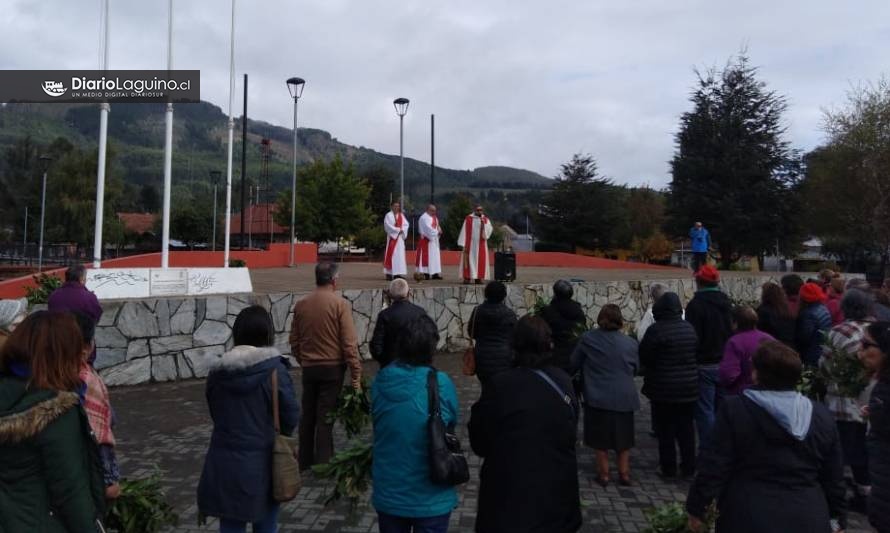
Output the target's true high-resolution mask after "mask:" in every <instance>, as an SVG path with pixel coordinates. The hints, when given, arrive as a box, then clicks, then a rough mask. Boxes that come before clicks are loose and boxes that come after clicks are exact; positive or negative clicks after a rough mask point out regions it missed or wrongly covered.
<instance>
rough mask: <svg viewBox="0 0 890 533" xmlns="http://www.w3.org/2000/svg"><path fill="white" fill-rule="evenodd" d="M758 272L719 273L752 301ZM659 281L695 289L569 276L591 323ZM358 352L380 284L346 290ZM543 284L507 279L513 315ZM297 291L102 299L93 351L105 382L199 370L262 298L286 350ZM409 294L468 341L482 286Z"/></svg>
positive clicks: (445, 341) (458, 344) (455, 345)
mask: <svg viewBox="0 0 890 533" xmlns="http://www.w3.org/2000/svg"><path fill="white" fill-rule="evenodd" d="M767 279H768V278H765V277H763V276H734V277H726V278H724V281H723V283H722V286H723V290H725V291H726V292H727V293H728V294H729V295H730V297H732V298H733V299H734V300H736V301H744V302H753V301H756V300H758V299H759V297H760V286H761V285H762V284H763V283H764V282H765V281H767ZM656 282H659V283H664V284H665V285H667V286H668V287H670V288H671V290H673V291H675V292H677V293H678V294H679V295H680V297H681V299H682V300H683V301H684V304H685V302H687V301H688V300H689V299H690V298H691V297H692V294H693V292H694V290H695V288H694V283H693V281H692V280H691V279H668V280H647V281H602V282H585V283H575V284H574V287H575V299H576V300H578V302H580V303H581V305H582V306H583V308H584V310H585V312H586V313H587V316H588V319H589V321H590V322H591V323H593V322H594V321H595V319H596V315H597V314H598V313H599V310H600V308H601V307H602V306H603V305H605V304H607V303H614V304H617V305H618V306H620V307H621V309H622V314H623V315H624V318H625V320H626V321H628V327H631V326H632V325H633V324H634V323H635V322H636V321H638V320H639V319H640V317H641V316H642V313H643V312H644V311H645V309H646V307H647V306H648V305H649V301H648V291H647V287H648V286H649V285H650V284H652V283H656ZM341 294H342V295H343V297H344V298H346V299H347V300H348V301H349V302H350V304H351V305H352V313H353V319H354V320H355V326H356V331H357V334H358V339H359V343H360V350H361V353H362V356H363V357H366V358H367V357H369V354H368V341H370V339H371V335H372V334H373V331H374V323H375V321H376V320H377V314H378V313H379V312H380V309H381V308H382V307H383V303H384V302H383V299H384V295H383V291H382V290H381V289H365V290H345V291H342V293H341ZM551 296H552V290H551V286H550V285H546V286H545V285H517V284H511V285H508V296H507V298H508V305H509V306H510V307H511V308H513V309H514V310H515V311H516V313H517V314H518V315H520V316H522V315H523V314H525V313H527V312H528V311H529V309H531V308H533V307H534V305H535V303H536V302H537V300H538V299H539V298H543V299H544V300H547V301H549V299H550V297H551ZM301 297H302V296H301V295H294V294H269V295H257V294H241V295H229V296H210V297H190V298H167V299H145V300H130V301H115V302H104V303H103V305H102V307H103V308H104V310H105V311H104V313H103V315H102V319H101V320H100V322H99V324H98V327H97V330H96V346H97V359H96V367H97V368H98V369H99V370H100V372H101V374H102V376H103V377H104V378H105V381H106V383H107V384H108V385H109V386H112V385H133V384H138V383H145V382H149V381H173V380H180V379H192V378H203V377H205V376H206V375H207V372H208V368H209V364H210V363H211V362H212V361H213V360H214V359H215V358H218V357H219V356H221V355H222V354H223V352H225V351H226V350H228V349H230V348H231V347H232V324H234V322H235V317H236V316H237V315H238V313H239V312H240V311H241V310H242V309H244V308H245V307H247V306H249V305H261V306H263V307H265V308H266V309H268V310H269V311H270V313H271V314H272V319H273V323H274V326H275V345H276V346H277V347H278V348H279V349H280V350H281V351H282V353H284V354H289V353H290V346H289V344H288V335H289V333H290V329H291V322H292V321H293V306H294V303H295V302H296V300H297V299H299V298H301ZM412 300H413V301H414V303H416V304H417V305H419V306H421V307H423V308H424V309H426V311H427V313H429V314H430V316H431V317H432V318H433V319H434V320H435V321H436V323H437V324H438V326H439V333H440V337H441V339H440V349H444V350H460V349H463V348H465V347H466V346H467V345H468V339H467V337H466V325H467V322H468V321H469V317H470V313H471V312H472V311H473V307H475V306H476V305H477V304H479V303H481V302H482V300H483V286H481V285H478V286H477V285H466V286H456V287H435V286H427V285H418V286H414V287H413V295H412Z"/></svg>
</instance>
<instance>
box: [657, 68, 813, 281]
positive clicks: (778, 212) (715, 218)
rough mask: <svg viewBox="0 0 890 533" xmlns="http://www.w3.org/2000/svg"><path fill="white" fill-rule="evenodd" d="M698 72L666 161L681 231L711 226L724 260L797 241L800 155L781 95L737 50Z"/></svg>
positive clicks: (671, 204) (760, 253)
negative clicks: (789, 134)
mask: <svg viewBox="0 0 890 533" xmlns="http://www.w3.org/2000/svg"><path fill="white" fill-rule="evenodd" d="M696 74H697V76H698V87H697V88H696V89H695V91H694V92H693V93H692V97H691V101H692V104H693V109H692V111H688V112H686V113H684V114H683V115H682V117H681V119H680V130H679V132H678V133H677V134H676V144H677V149H676V152H675V153H674V158H673V160H672V161H671V171H672V181H671V184H670V196H669V210H670V214H671V217H672V221H673V229H674V230H675V231H676V232H678V233H679V234H681V235H685V234H686V232H687V231H688V228H689V227H690V226H691V225H692V223H693V222H695V221H701V222H703V223H704V225H705V226H706V227H707V228H708V229H709V230H710V232H711V236H712V240H713V242H714V243H715V244H716V245H717V248H718V250H719V252H720V258H721V261H722V263H723V266H724V267H728V266H729V264H731V263H732V262H734V261H736V260H738V259H739V257H740V256H741V255H751V256H755V257H758V258H762V256H763V254H764V252H765V251H766V250H772V249H774V248H775V245H776V242H777V240H778V241H779V242H780V245H781V246H782V248H783V249H788V248H790V247H793V246H794V245H796V244H799V240H800V239H799V237H800V229H799V221H798V217H797V215H798V212H799V209H798V203H797V196H796V195H795V190H796V188H797V185H798V181H799V175H800V158H799V157H798V156H797V154H796V153H795V152H794V151H792V150H791V148H790V147H789V144H788V143H787V142H786V141H784V140H783V138H782V137H783V135H784V133H785V126H784V123H783V120H782V115H783V113H784V112H785V111H786V109H787V103H786V101H785V98H784V97H783V96H781V95H779V94H777V93H776V92H774V91H771V90H768V89H767V87H766V84H765V83H764V82H762V81H760V80H758V79H757V69H756V68H755V67H752V66H751V65H750V64H749V60H748V57H747V56H746V55H745V53H744V52H742V53H741V54H740V55H739V56H738V57H737V58H736V59H735V61H734V62H730V63H729V64H728V65H727V66H726V67H725V69H724V70H723V71H722V72H718V71H716V70H714V69H711V70H708V71H707V72H706V73H704V74H702V73H699V72H696Z"/></svg>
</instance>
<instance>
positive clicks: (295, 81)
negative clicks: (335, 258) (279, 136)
mask: <svg viewBox="0 0 890 533" xmlns="http://www.w3.org/2000/svg"><path fill="white" fill-rule="evenodd" d="M305 85H306V80H304V79H303V78H296V77H295V78H289V79H288V80H287V90H288V91H289V92H290V95H291V98H293V99H294V173H293V179H292V180H291V188H290V245H289V246H288V248H289V249H290V255H289V261H288V265H289V266H290V267H291V268H293V267H294V266H295V265H294V239H295V238H296V235H295V233H294V225H295V224H296V220H297V219H296V214H297V108H298V107H299V102H300V96H302V95H303V87H304V86H305Z"/></svg>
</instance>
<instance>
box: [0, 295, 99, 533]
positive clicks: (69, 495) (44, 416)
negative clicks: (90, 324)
mask: <svg viewBox="0 0 890 533" xmlns="http://www.w3.org/2000/svg"><path fill="white" fill-rule="evenodd" d="M82 344H83V343H82V340H81V334H80V329H79V328H78V326H77V322H76V321H75V319H74V317H73V316H72V315H70V314H67V313H58V312H49V311H39V312H37V313H34V314H32V315H30V316H29V317H28V318H26V319H25V320H24V322H22V323H21V324H20V325H19V326H18V328H16V330H15V331H14V332H13V333H12V335H11V336H10V337H9V338H8V339H7V341H6V343H5V344H4V346H3V348H2V349H0V532H3V533H6V532H19V531H28V532H34V533H44V532H47V533H49V532H71V533H84V532H93V531H99V530H100V525H101V518H102V516H103V514H104V512H105V508H104V507H105V498H104V484H103V482H102V466H101V463H100V461H99V453H98V447H97V445H96V442H95V440H93V438H92V436H91V433H90V426H89V422H88V421H87V417H86V414H85V413H84V411H83V409H82V408H81V407H80V402H79V398H78V395H77V392H76V391H77V390H78V389H79V388H80V387H82V386H83V385H82V383H81V381H80V378H79V371H80V364H81V351H80V347H81V346H82Z"/></svg>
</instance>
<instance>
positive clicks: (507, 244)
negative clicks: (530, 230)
mask: <svg viewBox="0 0 890 533" xmlns="http://www.w3.org/2000/svg"><path fill="white" fill-rule="evenodd" d="M498 229H500V230H501V231H502V232H504V244H503V249H504V250H512V251H514V252H533V251H534V250H535V238H534V236H533V235H529V234H526V233H517V232H516V230H515V229H513V228H511V227H510V226H508V225H507V224H503V225H501V226H499V228H498Z"/></svg>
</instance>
